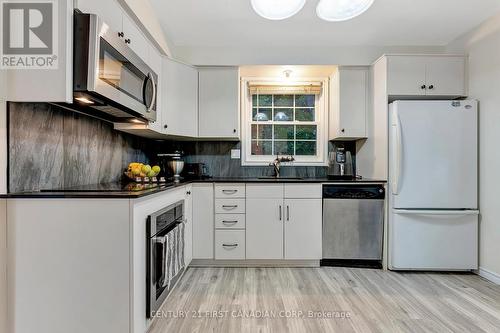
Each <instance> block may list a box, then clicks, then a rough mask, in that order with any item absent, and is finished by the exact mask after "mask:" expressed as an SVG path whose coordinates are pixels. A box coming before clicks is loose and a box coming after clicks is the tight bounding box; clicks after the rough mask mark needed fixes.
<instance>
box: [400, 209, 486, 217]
mask: <svg viewBox="0 0 500 333" xmlns="http://www.w3.org/2000/svg"><path fill="white" fill-rule="evenodd" d="M392 211H393V212H394V214H398V215H433V216H443V215H457V216H466V215H479V211H478V210H409V209H408V210H407V209H393V210H392Z"/></svg>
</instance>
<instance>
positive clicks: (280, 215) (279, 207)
mask: <svg viewBox="0 0 500 333" xmlns="http://www.w3.org/2000/svg"><path fill="white" fill-rule="evenodd" d="M279 214H280V221H281V205H280V207H279Z"/></svg>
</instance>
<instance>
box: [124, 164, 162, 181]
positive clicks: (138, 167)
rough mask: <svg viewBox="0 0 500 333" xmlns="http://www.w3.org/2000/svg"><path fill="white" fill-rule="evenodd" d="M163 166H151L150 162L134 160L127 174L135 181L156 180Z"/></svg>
mask: <svg viewBox="0 0 500 333" xmlns="http://www.w3.org/2000/svg"><path fill="white" fill-rule="evenodd" d="M160 171H161V168H160V167H159V166H157V165H155V166H153V167H151V166H150V165H149V164H143V163H137V162H132V163H130V164H129V165H128V167H127V171H125V176H127V177H128V178H129V179H131V180H133V181H135V182H150V181H156V177H157V176H158V174H159V173H160Z"/></svg>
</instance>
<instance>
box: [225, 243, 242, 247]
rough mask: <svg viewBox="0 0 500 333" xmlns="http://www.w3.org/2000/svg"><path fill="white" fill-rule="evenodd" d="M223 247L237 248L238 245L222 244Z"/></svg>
mask: <svg viewBox="0 0 500 333" xmlns="http://www.w3.org/2000/svg"><path fill="white" fill-rule="evenodd" d="M222 246H223V247H237V246H238V243H234V244H222Z"/></svg>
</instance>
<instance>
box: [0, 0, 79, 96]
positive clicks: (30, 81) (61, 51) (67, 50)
mask: <svg viewBox="0 0 500 333" xmlns="http://www.w3.org/2000/svg"><path fill="white" fill-rule="evenodd" d="M73 9H74V7H73V1H58V2H57V11H58V13H56V15H57V18H58V19H57V21H58V34H57V38H58V41H57V54H56V55H57V65H58V66H57V68H50V69H49V68H47V69H42V68H29V67H26V68H22V69H4V70H2V74H0V75H5V76H6V77H5V80H6V82H8V84H7V85H6V87H5V91H4V92H3V93H4V94H2V95H3V96H5V100H7V101H9V102H67V103H72V102H73V24H74V22H73V15H72V14H73ZM54 44H55V43H54ZM55 45H56V44H55Z"/></svg>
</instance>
